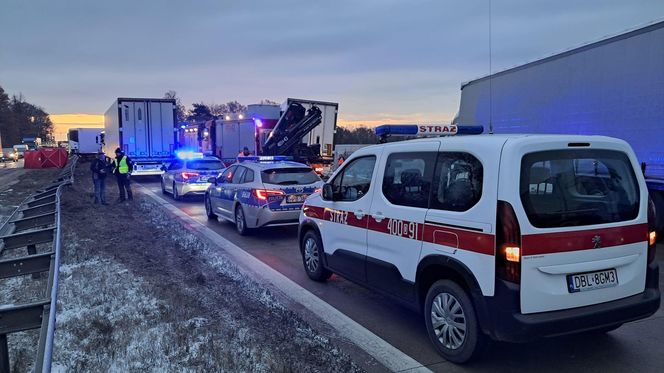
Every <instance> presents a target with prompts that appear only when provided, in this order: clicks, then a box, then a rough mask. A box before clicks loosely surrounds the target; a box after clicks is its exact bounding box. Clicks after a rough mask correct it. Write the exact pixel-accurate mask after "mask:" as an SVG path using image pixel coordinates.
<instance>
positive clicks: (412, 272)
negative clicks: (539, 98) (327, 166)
mask: <svg viewBox="0 0 664 373" xmlns="http://www.w3.org/2000/svg"><path fill="white" fill-rule="evenodd" d="M455 132H456V131H455ZM654 215H655V211H654V206H653V204H652V201H651V200H650V199H649V197H648V190H647V188H646V184H645V181H644V178H643V175H642V173H641V170H640V168H639V163H638V161H637V159H636V157H635V155H634V152H633V151H632V149H631V148H630V146H629V145H628V144H627V143H626V142H624V141H622V140H618V139H614V138H609V137H599V136H567V135H479V136H458V137H447V138H427V139H418V140H409V141H401V142H393V143H386V144H380V145H374V146H369V147H366V148H362V149H359V150H358V151H356V152H355V153H353V155H352V156H351V157H350V158H349V159H348V160H346V162H345V163H344V164H343V166H342V167H340V168H339V169H338V170H337V171H336V172H335V173H334V175H333V176H332V177H331V178H330V181H329V182H328V183H327V184H325V185H324V186H323V188H322V192H321V193H320V194H318V193H317V194H313V195H312V196H310V197H309V198H308V199H307V200H306V202H305V204H304V207H303V212H302V214H301V215H300V231H299V240H300V248H301V251H302V257H303V264H304V267H305V271H306V272H307V274H308V275H309V277H310V278H312V279H313V280H316V281H324V280H326V279H327V278H329V277H330V275H331V274H332V273H337V274H339V275H341V276H343V277H345V278H348V279H349V280H352V281H354V282H357V283H360V284H363V285H365V286H367V287H369V288H372V289H375V290H377V291H379V292H382V293H384V294H386V295H389V296H391V297H393V298H395V299H396V300H399V301H401V302H403V303H404V304H406V305H409V306H411V307H412V308H414V309H417V310H419V311H421V312H422V313H423V314H424V321H425V324H426V329H427V331H428V334H429V336H430V339H431V341H432V342H433V344H434V345H435V347H436V349H437V351H438V352H439V353H440V354H441V355H442V356H443V357H444V358H446V359H447V360H449V361H453V362H457V363H461V362H465V361H468V360H469V359H471V358H472V357H473V355H474V354H475V353H476V352H477V351H478V350H479V348H480V346H481V345H482V344H483V342H484V341H485V340H486V337H490V338H492V339H494V340H500V341H511V342H521V341H528V340H531V339H533V338H538V337H547V336H556V335H562V334H568V333H575V332H583V331H600V332H608V331H610V330H613V329H615V328H617V327H619V326H620V325H621V324H623V323H625V322H628V321H633V320H637V319H642V318H645V317H648V316H650V315H652V314H653V313H654V312H655V311H656V310H657V309H658V308H659V303H660V292H659V288H658V267H657V264H656V261H655V260H654V258H655V238H656V237H655V232H654V227H653V224H654V218H655V216H654Z"/></svg>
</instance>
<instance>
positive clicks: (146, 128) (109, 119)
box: [103, 98, 177, 175]
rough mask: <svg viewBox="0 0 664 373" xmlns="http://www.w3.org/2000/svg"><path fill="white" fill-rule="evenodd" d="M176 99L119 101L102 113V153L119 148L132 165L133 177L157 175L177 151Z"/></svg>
mask: <svg viewBox="0 0 664 373" xmlns="http://www.w3.org/2000/svg"><path fill="white" fill-rule="evenodd" d="M176 123H177V121H176V113H175V100H172V99H162V98H118V99H116V100H114V101H113V103H112V104H111V107H110V108H109V109H108V110H107V111H106V113H105V114H104V136H103V149H104V152H105V153H107V154H109V155H112V154H113V153H114V152H115V149H116V148H120V149H122V150H123V151H124V152H125V154H126V155H127V156H129V158H131V159H132V160H133V162H134V170H133V172H132V174H133V175H160V174H162V173H163V170H162V166H163V165H164V164H165V163H167V162H170V161H171V160H172V159H173V156H174V151H175V148H176V137H177V128H176Z"/></svg>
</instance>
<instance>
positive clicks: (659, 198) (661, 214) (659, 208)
mask: <svg viewBox="0 0 664 373" xmlns="http://www.w3.org/2000/svg"><path fill="white" fill-rule="evenodd" d="M650 198H652V201H653V203H654V204H655V214H656V215H657V220H656V221H655V230H656V231H657V241H662V238H663V237H664V192H659V191H657V192H652V193H650Z"/></svg>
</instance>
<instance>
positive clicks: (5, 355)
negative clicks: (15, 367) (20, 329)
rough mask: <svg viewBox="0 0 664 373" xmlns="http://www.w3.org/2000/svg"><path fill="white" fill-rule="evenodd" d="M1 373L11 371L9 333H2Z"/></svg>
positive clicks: (0, 336) (0, 343) (0, 345)
mask: <svg viewBox="0 0 664 373" xmlns="http://www.w3.org/2000/svg"><path fill="white" fill-rule="evenodd" d="M0 373H9V347H8V346H7V334H0Z"/></svg>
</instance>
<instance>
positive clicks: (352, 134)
mask: <svg viewBox="0 0 664 373" xmlns="http://www.w3.org/2000/svg"><path fill="white" fill-rule="evenodd" d="M164 98H170V99H174V100H175V103H176V108H177V109H176V112H177V117H178V123H182V122H189V123H194V122H204V121H208V120H212V119H223V117H224V116H226V115H227V114H237V113H244V112H246V110H247V107H246V106H245V105H242V104H241V103H239V102H237V101H229V102H227V103H225V104H214V103H212V104H206V103H203V102H196V103H193V104H192V105H191V107H190V108H186V107H185V106H184V105H183V104H182V100H180V98H179V97H178V96H177V93H176V92H175V91H172V90H171V91H167V92H166V93H165V94H164ZM260 103H261V104H264V105H270V104H271V105H277V104H278V103H277V102H275V101H272V100H268V99H265V100H262V101H261V102H260ZM335 143H337V144H377V143H378V136H376V133H375V132H374V130H373V129H371V128H367V127H361V126H360V127H354V128H345V127H337V132H336V134H335Z"/></svg>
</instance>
